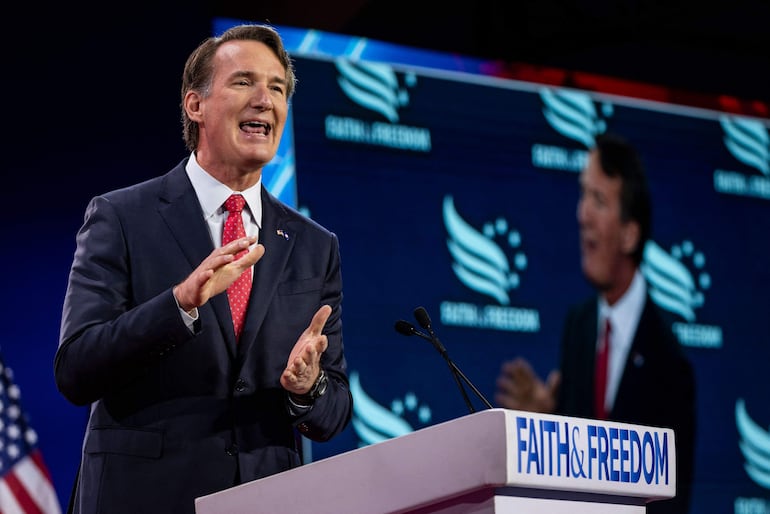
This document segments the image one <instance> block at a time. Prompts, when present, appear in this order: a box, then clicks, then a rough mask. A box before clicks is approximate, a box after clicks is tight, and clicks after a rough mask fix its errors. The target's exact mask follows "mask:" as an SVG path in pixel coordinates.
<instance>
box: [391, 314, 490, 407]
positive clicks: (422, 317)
mask: <svg viewBox="0 0 770 514" xmlns="http://www.w3.org/2000/svg"><path fill="white" fill-rule="evenodd" d="M414 317H415V319H416V320H417V323H419V324H420V326H421V327H422V328H424V329H425V330H427V331H428V333H427V334H425V333H423V332H421V331H419V330H417V328H415V326H414V325H412V324H411V323H409V322H408V321H405V320H402V319H400V320H398V321H396V324H395V329H396V331H397V332H398V333H399V334H402V335H405V336H414V335H416V336H418V337H421V338H422V339H425V340H427V341H430V343H431V344H432V345H433V347H434V348H436V350H437V351H438V352H439V353H440V354H441V356H442V357H443V358H444V360H445V361H446V363H447V365H448V366H449V371H451V373H452V377H453V378H454V380H455V382H456V383H457V387H458V388H459V389H460V393H461V394H462V396H463V399H464V400H465V404H466V406H467V407H468V410H469V411H470V412H471V413H473V412H475V411H476V409H474V408H473V403H471V401H470V398H468V393H467V392H466V391H465V387H463V382H465V383H466V384H467V385H468V387H470V388H471V389H472V390H473V392H474V394H476V396H477V397H478V398H479V399H480V400H481V401H482V402H483V403H484V405H486V407H487V408H488V409H491V408H492V404H491V403H489V401H488V400H487V399H486V398H485V397H484V395H483V394H481V391H479V390H478V388H476V386H475V385H473V383H472V382H471V381H470V380H469V379H468V377H466V376H465V374H464V373H463V372H462V371H461V370H460V368H458V367H457V365H456V364H455V363H454V361H452V359H450V358H449V354H448V353H447V351H446V348H444V345H443V344H441V341H439V339H438V337H437V336H436V333H435V332H434V330H433V325H432V324H431V321H430V316H429V315H428V311H427V310H425V307H422V306H420V307H417V308H416V309H414Z"/></svg>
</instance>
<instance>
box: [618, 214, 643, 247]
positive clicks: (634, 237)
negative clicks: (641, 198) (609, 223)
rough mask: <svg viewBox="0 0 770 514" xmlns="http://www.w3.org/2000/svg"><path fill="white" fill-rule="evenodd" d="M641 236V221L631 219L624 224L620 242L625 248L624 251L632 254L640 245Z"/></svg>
mask: <svg viewBox="0 0 770 514" xmlns="http://www.w3.org/2000/svg"><path fill="white" fill-rule="evenodd" d="M640 237H641V230H640V229H639V223H637V222H636V221H629V222H628V223H625V224H624V225H623V234H622V235H621V241H620V244H621V246H622V248H623V252H625V253H626V254H629V255H630V254H632V253H634V251H635V250H636V247H637V246H638V245H639V239H640Z"/></svg>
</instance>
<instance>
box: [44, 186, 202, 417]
mask: <svg viewBox="0 0 770 514" xmlns="http://www.w3.org/2000/svg"><path fill="white" fill-rule="evenodd" d="M129 267H130V266H129V259H128V248H127V245H126V242H125V238H124V237H123V227H122V224H121V221H120V218H119V216H118V213H117V211H116V209H115V208H114V206H113V205H112V204H111V203H110V201H109V200H108V199H106V198H105V197H96V198H94V199H92V200H91V202H90V203H89V205H88V207H87V209H86V213H85V218H84V223H83V225H82V226H81V228H80V230H79V231H78V234H77V237H76V250H75V254H74V258H73V262H72V266H71V269H70V274H69V279H68V283H67V291H66V294H65V298H64V305H63V309H62V321H61V327H60V337H59V347H58V349H57V352H56V355H55V358H54V376H55V380H56V385H57V387H58V389H59V390H60V391H61V393H62V394H63V395H64V396H65V397H66V398H67V399H68V400H69V401H70V402H72V403H74V404H76V405H87V404H89V403H91V402H93V401H95V400H97V399H99V398H102V397H103V396H105V395H106V394H107V393H108V392H109V391H110V390H113V389H114V388H116V387H118V386H120V385H121V384H124V383H126V382H128V381H130V380H131V379H132V377H133V376H134V375H135V374H137V373H142V369H143V367H144V365H145V363H148V362H151V361H152V360H153V359H157V358H158V357H159V356H161V355H163V354H164V353H165V352H166V351H168V350H169V349H171V348H172V347H173V346H175V345H177V344H181V343H183V342H184V341H185V340H187V339H189V338H190V337H192V335H191V333H190V331H189V330H188V329H187V327H186V326H185V324H184V322H183V321H182V318H181V316H180V314H179V311H178V307H177V305H176V301H175V299H174V296H173V293H172V291H171V288H167V289H165V290H163V291H162V292H161V293H160V294H158V295H157V296H155V297H154V298H150V299H149V300H147V301H145V302H143V303H141V304H139V305H136V304H135V302H134V300H133V299H132V294H131V282H130V278H129V271H130V270H129Z"/></svg>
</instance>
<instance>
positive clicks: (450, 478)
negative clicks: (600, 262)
mask: <svg viewBox="0 0 770 514" xmlns="http://www.w3.org/2000/svg"><path fill="white" fill-rule="evenodd" d="M675 477H676V458H675V440H674V432H673V430H671V429H666V428H657V427H655V428H653V427H646V426H642V425H633V424H627V423H613V422H608V421H595V420H589V419H582V418H573V417H567V416H556V415H546V414H535V413H530V412H522V411H514V410H508V409H490V410H485V411H481V412H477V413H474V414H469V415H467V416H464V417H461V418H458V419H454V420H451V421H447V422H444V423H440V424H437V425H434V426H431V427H427V428H424V429H421V430H418V431H415V432H412V433H410V434H406V435H403V436H399V437H396V438H393V439H389V440H387V441H383V442H380V443H377V444H373V445H370V446H366V447H363V448H358V449H356V450H352V451H350V452H346V453H343V454H340V455H335V456H333V457H329V458H326V459H323V460H319V461H316V462H312V463H309V464H306V465H303V466H300V467H298V468H294V469H291V470H288V471H285V472H282V473H278V474H276V475H273V476H270V477H266V478H263V479H260V480H255V481H253V482H249V483H246V484H242V485H239V486H236V487H233V488H230V489H227V490H225V491H220V492H217V493H213V494H210V495H207V496H202V497H200V498H197V499H196V501H195V508H196V513H197V514H236V513H237V514H280V513H287V514H288V513H291V514H295V513H297V512H314V513H329V514H365V513H372V514H386V513H393V514H396V513H398V514H403V513H410V514H428V513H443V514H463V513H474V514H476V513H479V514H480V513H514V512H515V513H522V512H527V513H529V512H542V513H546V512H548V513H567V512H569V513H570V514H581V513H585V514H588V513H591V514H597V513H598V514H602V513H624V514H625V513H628V514H632V513H640V514H643V513H644V512H645V507H644V506H645V504H646V503H647V502H649V501H654V500H659V499H665V498H672V497H673V496H674V494H675V492H676V478H675Z"/></svg>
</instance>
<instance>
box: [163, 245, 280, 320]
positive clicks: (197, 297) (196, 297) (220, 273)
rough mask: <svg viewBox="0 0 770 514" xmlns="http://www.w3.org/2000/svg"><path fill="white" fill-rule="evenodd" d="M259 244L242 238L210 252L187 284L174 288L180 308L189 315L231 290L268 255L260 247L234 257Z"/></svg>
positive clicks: (185, 282) (188, 278)
mask: <svg viewBox="0 0 770 514" xmlns="http://www.w3.org/2000/svg"><path fill="white" fill-rule="evenodd" d="M256 242H257V238H256V237H242V238H240V239H236V240H235V241H232V242H230V243H228V244H226V245H224V246H222V247H220V248H217V249H216V250H214V251H213V252H211V253H210V254H209V256H208V257H206V258H205V259H204V260H203V262H201V263H200V264H199V265H198V267H197V268H195V270H194V271H193V272H192V273H190V275H189V276H188V277H187V278H186V279H184V282H182V283H181V284H178V285H176V286H175V287H174V296H175V297H176V301H177V303H179V307H181V308H182V309H184V310H185V311H187V312H189V311H191V310H193V309H194V308H196V307H200V306H201V305H203V304H205V303H206V302H207V301H209V298H211V297H212V296H215V295H218V294H219V293H221V292H223V291H225V290H226V289H227V288H228V287H230V284H232V283H233V282H235V279H236V278H238V277H239V276H240V275H241V273H243V272H244V271H245V270H247V269H249V268H250V267H252V266H253V265H254V264H256V262H257V261H258V260H259V259H261V258H262V256H263V255H264V254H265V247H264V246H262V245H261V244H258V245H256V246H255V247H254V248H252V249H251V250H250V251H249V253H247V254H245V255H244V256H243V257H241V258H239V259H236V258H235V254H237V253H238V252H240V251H242V250H243V249H244V248H248V247H249V246H250V245H252V244H254V243H256Z"/></svg>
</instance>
